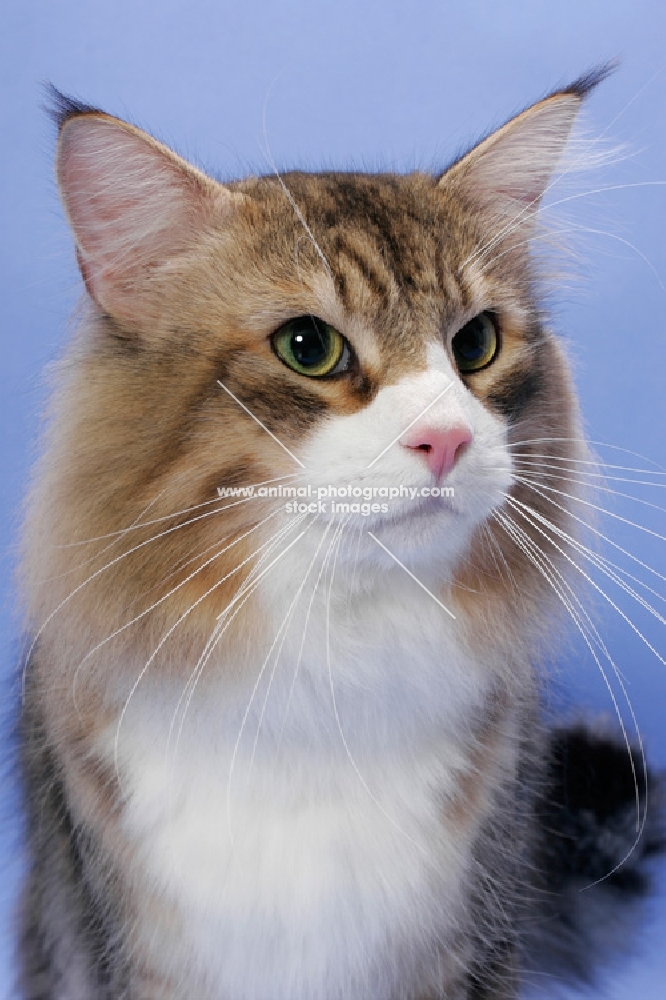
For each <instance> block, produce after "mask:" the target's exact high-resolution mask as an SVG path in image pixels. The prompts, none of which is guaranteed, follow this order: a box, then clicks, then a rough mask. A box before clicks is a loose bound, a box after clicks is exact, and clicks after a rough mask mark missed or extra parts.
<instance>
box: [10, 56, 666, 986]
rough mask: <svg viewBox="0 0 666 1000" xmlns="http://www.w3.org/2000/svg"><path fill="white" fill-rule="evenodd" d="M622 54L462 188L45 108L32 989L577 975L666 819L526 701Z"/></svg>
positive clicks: (511, 139)
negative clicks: (550, 266) (576, 151)
mask: <svg viewBox="0 0 666 1000" xmlns="http://www.w3.org/2000/svg"><path fill="white" fill-rule="evenodd" d="M603 75H604V71H600V72H599V73H596V74H591V75H589V76H588V77H586V78H583V79H581V80H579V81H577V82H576V83H574V84H572V85H571V86H569V87H567V88H565V89H562V90H558V91H556V92H555V93H552V94H551V95H550V96H549V97H547V98H546V99H545V100H542V101H540V102H539V103H537V104H535V105H533V106H532V107H529V108H528V109H527V110H526V111H524V112H523V113H522V114H519V115H518V116H517V117H515V118H513V119H512V120H511V121H509V122H508V123H507V124H506V125H504V126H503V127H502V128H500V129H499V130H498V131H496V132H494V133H492V134H491V135H489V136H488V137H487V138H485V139H484V140H483V141H482V142H480V143H479V144H478V145H476V146H475V147H474V148H473V149H471V150H470V151H469V152H468V153H466V154H465V155H464V156H462V157H461V158H459V159H458V160H457V161H456V162H454V163H453V164H452V165H451V166H450V167H448V169H447V170H445V171H444V172H443V173H442V174H441V176H431V175H429V174H426V173H412V174H409V175H397V174H362V173H334V172H330V173H321V174H306V173H296V172H294V173H289V174H285V175H283V176H282V177H280V176H278V175H276V176H267V177H250V178H248V179H246V180H243V181H240V182H234V183H229V184H222V183H219V182H217V181H215V180H213V179H211V178H210V177H208V176H206V175H205V174H204V173H202V172H200V171H199V170H198V169H195V168H194V167H192V166H190V165H189V164H187V163H186V162H184V161H183V160H182V159H180V158H179V157H178V156H177V155H175V154H174V153H173V152H171V151H170V150H169V149H167V148H166V147H165V146H163V145H162V144H161V143H159V142H157V141H156V140H155V139H153V138H152V137H150V136H149V135H147V134H146V133H144V132H142V131H140V130H139V129H137V128H135V127H133V126H131V125H128V124H126V123H125V122H122V121H119V120H118V119H116V118H113V117H110V116H109V115H106V114H104V113H102V112H101V111H98V110H96V109H94V108H91V107H87V106H84V105H80V104H78V103H75V102H73V101H70V100H67V99H65V98H63V97H61V96H60V95H56V104H57V118H58V124H59V139H58V147H57V162H56V170H57V178H58V184H59V188H60V192H61V196H62V201H63V205H64V208H65V212H66V214H67V218H68V220H69V223H70V225H71V229H72V233H73V236H74V241H75V245H76V254H77V259H78V263H79V267H80V270H81V274H82V277H83V281H84V283H85V288H86V296H85V301H84V304H83V305H82V311H81V316H80V323H79V327H78V332H77V334H76V336H75V338H74V342H73V343H72V345H71V346H70V347H69V349H68V351H67V353H66V355H65V357H64V359H63V360H62V361H61V362H60V364H59V366H58V370H57V372H56V375H55V383H54V391H53V397H52V405H51V410H50V415H49V422H48V427H47V430H46V437H45V446H44V449H43V456H42V458H41V460H40V462H39V464H38V468H37V471H36V474H35V477H34V480H33V485H32V488H31V493H30V497H29V502H28V509H27V516H26V526H25V545H24V557H23V564H22V583H23V589H24V594H25V603H26V607H27V627H28V633H29V636H30V639H31V643H32V644H31V649H30V653H29V656H28V657H27V658H26V663H25V668H24V677H23V681H24V698H23V713H22V723H21V733H22V755H23V768H24V775H25V783H26V789H27V805H28V827H29V845H30V851H31V869H30V874H29V879H28V884H27V886H26V890H25V893H24V898H23V904H22V930H21V941H20V954H21V984H20V988H21V990H22V995H23V996H24V997H27V998H30V1000H37V998H44V1000H47V998H48V1000H56V998H57V1000H79V998H80V1000H97V998H107V1000H119V998H159V1000H175V998H202V1000H204V998H211V1000H212V998H215V1000H241V998H243V1000H245V998H247V1000H343V998H344V1000H352V998H358V1000H366V998H367V1000H417V998H419V1000H426V998H436V997H446V998H450V1000H462V998H477V1000H480V998H500V997H503V998H510V997H515V996H517V994H518V990H519V989H520V987H521V983H523V982H524V981H528V980H530V977H532V978H534V977H536V976H537V975H542V974H543V973H544V972H545V973H547V974H548V975H550V974H553V975H564V976H567V975H579V976H582V977H589V976H591V975H592V973H593V967H594V961H595V959H596V957H598V956H599V955H603V952H604V950H605V949H606V948H607V947H608V944H607V942H608V941H611V940H612V939H613V934H615V935H617V933H618V928H619V927H621V926H622V919H623V918H622V911H623V910H624V909H626V906H625V905H624V904H625V901H626V900H629V901H631V900H633V899H634V898H636V897H638V896H640V895H641V893H642V892H643V891H644V890H645V887H646V885H647V873H646V871H645V870H644V869H645V859H646V858H647V857H648V856H649V855H651V854H653V853H655V852H656V851H658V850H660V849H661V847H662V834H661V826H660V822H659V815H658V809H657V810H655V809H654V808H653V809H652V811H649V812H648V813H647V818H646V815H645V804H646V794H647V792H648V791H649V789H650V787H651V786H652V789H653V791H656V790H657V783H656V780H655V779H654V778H653V777H652V776H651V775H650V774H649V773H647V772H646V771H645V770H644V768H641V766H640V761H639V759H638V757H636V764H635V766H634V763H633V762H632V755H631V754H630V753H629V752H628V748H627V747H625V745H624V743H623V742H622V741H621V740H620V741H619V742H616V741H615V738H614V737H613V736H609V735H607V734H604V733H600V732H596V731H592V730H588V729H586V728H584V727H582V726H578V727H576V728H570V729H566V728H558V729H555V730H550V731H549V730H548V729H547V727H545V725H544V724H543V722H542V721H541V710H540V695H539V690H540V685H539V666H540V664H541V663H542V662H543V659H544V656H545V655H546V654H547V653H548V652H549V651H550V650H551V649H552V648H553V646H554V644H555V641H556V636H557V634H558V633H559V632H560V631H561V628H562V624H561V616H560V609H561V608H562V605H563V603H564V604H566V600H563V598H564V597H566V595H567V594H568V593H572V594H573V590H571V586H572V584H571V583H570V578H571V576H572V573H571V569H570V566H569V564H568V562H567V558H566V542H565V541H563V539H566V538H569V539H571V538H575V536H576V533H577V524H576V520H575V516H574V513H573V505H574V502H575V497H574V496H573V495H572V496H571V498H570V499H569V500H566V499H561V500H560V501H559V502H558V503H554V502H553V501H552V500H551V499H550V498H549V496H548V495H547V494H546V493H545V492H544V491H543V490H541V489H539V485H540V484H541V483H545V482H546V478H545V477H547V475H548V471H547V470H548V469H553V468H559V469H561V470H562V469H563V470H565V471H566V470H571V469H572V468H574V467H575V465H574V464H575V463H576V462H586V461H588V460H590V459H589V456H588V453H587V451H586V448H585V445H584V442H583V439H582V433H581V428H580V424H579V416H578V409H577V403H576V398H575V395H574V392H573V388H572V382H571V378H570V374H569V369H568V366H567V360H566V357H565V355H564V352H563V349H562V347H561V345H560V344H559V342H558V340H557V339H556V338H555V336H554V335H553V334H552V333H551V332H550V331H549V330H548V328H547V326H546V324H545V319H544V315H543V311H542V307H541V304H540V299H539V288H540V284H539V275H538V271H537V267H536V264H535V263H534V260H533V257H532V254H531V250H530V239H531V237H532V236H533V234H534V231H535V226H536V224H537V216H538V211H539V205H540V200H541V197H542V195H543V193H544V191H545V190H546V188H547V187H548V185H549V183H550V181H551V176H552V174H553V171H554V170H555V168H556V166H557V164H558V162H559V161H560V159H561V156H562V153H563V151H564V148H565V145H566V143H567V140H568V137H569V133H570V130H571V127H572V125H573V122H574V120H575V118H576V115H577V113H578V111H579V107H580V105H581V102H582V100H583V99H584V97H585V94H586V93H587V92H588V91H589V89H590V88H591V87H592V86H594V85H595V84H596V83H597V82H598V81H599V79H600V78H601V77H602V76H603ZM572 600H573V597H572ZM653 798H654V796H653ZM637 811H638V816H639V818H640V820H641V822H640V836H639V837H638V838H637V836H636V817H637ZM591 883H597V884H595V885H593V886H592V887H591V888H588V889H587V891H586V892H579V891H578V890H580V889H583V888H585V887H588V886H590V884H591ZM629 909H630V910H631V908H629ZM606 932H608V933H607V934H606ZM542 981H543V980H542Z"/></svg>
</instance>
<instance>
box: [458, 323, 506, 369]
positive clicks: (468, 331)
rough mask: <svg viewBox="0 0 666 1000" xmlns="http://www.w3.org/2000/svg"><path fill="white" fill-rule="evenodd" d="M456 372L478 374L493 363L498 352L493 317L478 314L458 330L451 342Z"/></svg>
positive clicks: (497, 337) (497, 340)
mask: <svg viewBox="0 0 666 1000" xmlns="http://www.w3.org/2000/svg"><path fill="white" fill-rule="evenodd" d="M451 349H452V350H453V356H454V358H455V361H456V365H457V366H458V371H459V372H460V373H461V374H463V375H466V374H468V373H469V372H478V371H480V370H481V369H482V368H485V367H486V366H487V365H489V364H490V363H491V361H494V360H495V358H496V357H497V354H498V352H499V336H498V333H497V325H496V323H495V319H494V317H493V316H492V315H491V314H490V313H487V312H482V313H479V315H478V316H475V317H474V319H471V320H470V321H469V323H465V325H464V326H463V327H462V328H461V329H460V330H458V332H457V334H456V335H455V337H454V338H453V340H452V342H451Z"/></svg>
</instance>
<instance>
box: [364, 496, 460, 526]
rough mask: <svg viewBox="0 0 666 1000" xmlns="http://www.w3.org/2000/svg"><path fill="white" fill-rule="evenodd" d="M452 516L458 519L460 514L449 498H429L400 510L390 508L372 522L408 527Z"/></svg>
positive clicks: (413, 502) (380, 524)
mask: <svg viewBox="0 0 666 1000" xmlns="http://www.w3.org/2000/svg"><path fill="white" fill-rule="evenodd" d="M452 516H453V517H460V516H461V513H460V511H459V510H458V509H457V508H456V507H455V505H454V503H453V501H452V499H451V498H450V497H431V498H425V499H421V500H418V501H416V502H415V501H412V502H411V503H410V504H409V506H405V507H401V508H398V507H390V508H389V510H388V513H381V514H377V515H375V516H374V517H373V518H372V522H373V524H375V525H377V526H382V527H403V526H407V527H409V526H410V524H411V525H414V526H416V525H419V524H423V523H424V522H426V521H428V522H433V521H436V520H437V518H438V517H452ZM369 520H370V518H368V521H369Z"/></svg>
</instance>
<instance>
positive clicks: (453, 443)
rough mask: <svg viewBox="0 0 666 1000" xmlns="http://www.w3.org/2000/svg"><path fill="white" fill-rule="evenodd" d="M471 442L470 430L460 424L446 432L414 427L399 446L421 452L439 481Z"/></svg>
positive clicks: (438, 428) (437, 429) (435, 428)
mask: <svg viewBox="0 0 666 1000" xmlns="http://www.w3.org/2000/svg"><path fill="white" fill-rule="evenodd" d="M471 441H472V432H471V430H470V429H469V427H467V426H465V425H464V424H460V425H458V426H456V427H449V428H447V429H446V430H442V429H441V428H440V427H416V428H413V429H412V430H411V431H410V433H409V434H407V436H406V437H405V439H404V440H402V441H401V442H400V444H402V445H403V446H404V447H405V448H411V449H412V450H413V451H420V452H423V457H424V458H425V460H426V464H427V466H428V468H429V469H430V471H431V472H432V474H433V475H434V477H435V480H439V479H441V478H442V476H445V475H446V474H447V473H448V472H450V471H451V469H452V468H453V466H454V465H455V464H456V462H457V461H458V459H459V458H460V456H461V454H462V452H463V451H464V449H465V448H466V447H467V445H468V444H470V443H471Z"/></svg>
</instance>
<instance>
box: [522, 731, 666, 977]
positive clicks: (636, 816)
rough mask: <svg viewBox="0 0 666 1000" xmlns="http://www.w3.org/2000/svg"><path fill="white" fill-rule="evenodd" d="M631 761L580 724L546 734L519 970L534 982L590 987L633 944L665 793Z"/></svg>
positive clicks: (619, 745)
mask: <svg viewBox="0 0 666 1000" xmlns="http://www.w3.org/2000/svg"><path fill="white" fill-rule="evenodd" d="M633 759H634V762H635V763H634V767H635V771H634V768H633V767H632V762H631V759H630V756H629V754H628V752H627V747H626V745H625V744H624V743H623V742H622V741H621V740H617V739H614V738H613V737H612V736H609V735H608V734H604V733H599V732H595V731H593V730H591V729H588V728H586V727H585V726H582V725H578V726H575V727H572V728H561V729H556V730H554V731H553V733H552V737H551V742H550V755H549V765H548V768H549V773H548V779H547V783H546V786H545V788H544V789H543V792H542V793H541V795H540V797H539V800H538V803H537V815H538V820H539V844H538V849H537V868H538V872H539V876H540V878H541V883H540V888H539V906H538V909H539V916H538V919H536V920H535V921H534V923H533V924H532V926H531V928H530V929H529V930H528V935H529V946H528V953H529V961H528V967H529V968H531V969H533V970H535V971H537V970H538V973H539V975H540V976H542V975H543V974H544V973H546V974H547V975H548V974H550V975H553V976H555V977H557V978H558V979H565V980H578V981H579V982H580V981H583V982H586V983H588V984H589V983H592V982H594V981H595V979H596V974H597V972H598V970H599V968H600V966H601V964H602V963H603V962H604V961H608V960H609V959H611V958H613V957H614V956H616V955H617V954H618V953H622V952H625V953H626V951H627V950H628V947H631V941H632V939H633V938H635V933H632V932H635V931H636V930H637V927H638V926H639V921H640V912H639V910H640V903H641V901H642V900H643V899H644V897H645V896H646V895H647V894H648V893H649V892H650V889H651V885H652V879H651V873H650V867H651V866H650V864H649V862H650V860H651V859H652V858H654V857H655V856H656V855H658V854H660V853H661V852H663V851H664V850H666V822H665V817H664V802H665V798H666V796H665V795H664V780H663V778H662V777H661V776H656V775H655V774H654V773H652V772H651V771H650V770H648V771H647V773H646V772H645V771H644V768H643V766H642V764H641V756H640V754H638V753H636V751H635V750H634V752H633ZM637 787H638V790H637ZM529 978H530V979H531V977H529Z"/></svg>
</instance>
